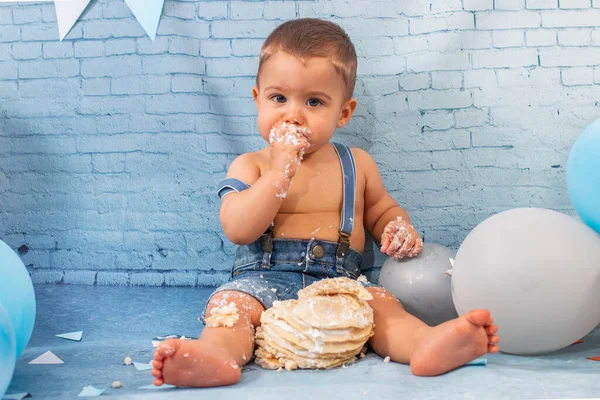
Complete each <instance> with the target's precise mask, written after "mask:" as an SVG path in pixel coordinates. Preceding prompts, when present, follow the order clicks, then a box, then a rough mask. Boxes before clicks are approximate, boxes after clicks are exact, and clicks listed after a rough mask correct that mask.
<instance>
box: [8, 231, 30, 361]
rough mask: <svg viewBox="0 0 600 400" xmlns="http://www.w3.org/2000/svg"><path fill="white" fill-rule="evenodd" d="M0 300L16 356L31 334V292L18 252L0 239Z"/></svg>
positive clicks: (19, 353) (27, 276)
mask: <svg viewBox="0 0 600 400" xmlns="http://www.w3.org/2000/svg"><path fill="white" fill-rule="evenodd" d="M0 304H2V305H3V306H4V309H5V310H6V312H7V313H8V316H9V317H10V320H11V323H12V326H13V329H14V331H15V339H16V343H17V358H19V356H20V355H21V353H22V352H23V349H24V348H25V346H27V343H28V342H29V338H31V332H32V331H33V324H34V323H35V293H34V292H33V284H32V283H31V278H30V277H29V272H28V271H27V268H25V265H23V262H22V261H21V259H20V258H19V256H18V255H17V254H16V253H15V252H14V251H13V250H12V249H11V248H10V247H9V246H8V245H7V244H6V243H4V242H3V241H1V240H0Z"/></svg>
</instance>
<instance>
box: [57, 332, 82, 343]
mask: <svg viewBox="0 0 600 400" xmlns="http://www.w3.org/2000/svg"><path fill="white" fill-rule="evenodd" d="M56 336H57V337H59V338H63V339H68V340H75V341H76V342H79V341H80V340H81V337H82V336H83V331H79V332H69V333H61V334H58V335H56Z"/></svg>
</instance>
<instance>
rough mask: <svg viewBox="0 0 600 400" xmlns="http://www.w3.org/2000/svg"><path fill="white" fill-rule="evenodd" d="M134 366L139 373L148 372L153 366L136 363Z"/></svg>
mask: <svg viewBox="0 0 600 400" xmlns="http://www.w3.org/2000/svg"><path fill="white" fill-rule="evenodd" d="M133 365H134V366H135V369H137V370H138V371H146V370H148V369H152V366H151V365H150V364H144V363H140V362H135V361H134V362H133Z"/></svg>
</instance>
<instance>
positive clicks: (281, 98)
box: [271, 94, 285, 103]
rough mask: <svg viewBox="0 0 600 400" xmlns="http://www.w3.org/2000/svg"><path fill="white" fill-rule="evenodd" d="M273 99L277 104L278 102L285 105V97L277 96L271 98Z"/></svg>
mask: <svg viewBox="0 0 600 400" xmlns="http://www.w3.org/2000/svg"><path fill="white" fill-rule="evenodd" d="M271 98H272V99H273V100H275V102H277V103H285V96H282V95H280V94H275V95H273V96H271Z"/></svg>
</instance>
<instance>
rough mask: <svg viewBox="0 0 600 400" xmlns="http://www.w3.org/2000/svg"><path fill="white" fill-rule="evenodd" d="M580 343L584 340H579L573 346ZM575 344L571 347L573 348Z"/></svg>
mask: <svg viewBox="0 0 600 400" xmlns="http://www.w3.org/2000/svg"><path fill="white" fill-rule="evenodd" d="M580 343H583V340H582V339H579V340H578V341H576V342H574V343H573V344H580ZM573 344H571V346H572V345H573Z"/></svg>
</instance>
